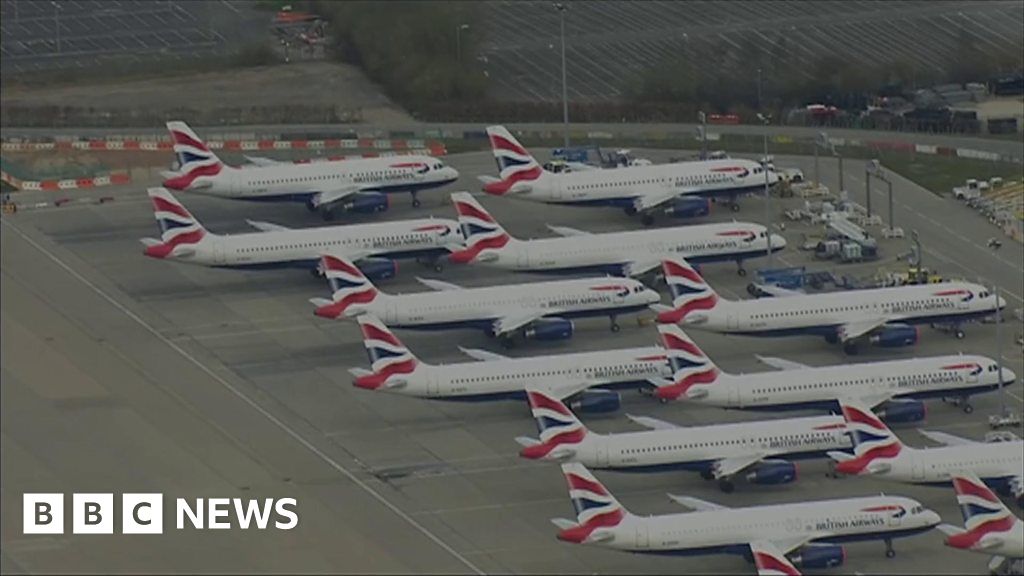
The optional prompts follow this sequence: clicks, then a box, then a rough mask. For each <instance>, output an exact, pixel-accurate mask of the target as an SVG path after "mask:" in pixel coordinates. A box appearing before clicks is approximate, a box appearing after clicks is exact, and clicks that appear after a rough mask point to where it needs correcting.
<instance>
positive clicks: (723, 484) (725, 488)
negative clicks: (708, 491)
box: [718, 478, 736, 494]
mask: <svg viewBox="0 0 1024 576" xmlns="http://www.w3.org/2000/svg"><path fill="white" fill-rule="evenodd" d="M718 489H719V490H721V491H722V492H725V493H726V494H732V493H733V491H734V490H736V485H735V484H733V483H732V480H729V479H728V478H722V479H721V480H719V481H718Z"/></svg>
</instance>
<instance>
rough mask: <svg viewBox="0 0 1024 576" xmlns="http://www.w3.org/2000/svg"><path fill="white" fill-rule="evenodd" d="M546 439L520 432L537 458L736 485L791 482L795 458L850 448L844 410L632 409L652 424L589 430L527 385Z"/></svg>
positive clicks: (527, 453)
mask: <svg viewBox="0 0 1024 576" xmlns="http://www.w3.org/2000/svg"><path fill="white" fill-rule="evenodd" d="M527 399H528V400H529V402H530V409H531V410H532V411H533V417H534V418H535V419H536V420H537V428H538V429H539V430H540V439H539V440H536V439H534V438H526V437H520V438H516V441H517V442H519V444H521V445H522V446H523V449H522V450H520V451H519V455H520V456H522V457H523V458H529V459H531V460H555V461H569V462H579V463H580V464H583V465H585V466H587V467H588V468H591V469H594V468H599V469H610V470H621V471H624V472H660V471H667V470H692V471H696V472H700V475H701V477H703V478H704V479H705V480H711V479H715V480H718V487H719V488H720V489H721V490H722V491H723V492H732V491H733V490H734V488H735V483H734V480H735V479H736V478H746V480H747V481H748V482H750V483H752V484H786V483H789V482H793V481H795V480H796V476H797V469H796V464H794V463H793V462H792V461H791V459H794V458H817V457H822V456H825V455H826V454H827V453H828V452H832V451H836V450H844V449H849V448H850V439H849V437H848V436H847V434H846V425H845V424H844V423H843V418H842V417H841V416H811V417H808V418H789V419H783V420H765V421H760V422H741V423H736V424H716V425H713V426H677V425H675V424H672V423H671V422H665V421H664V420H658V419H656V418H650V417H646V416H640V417H637V416H628V418H629V419H630V420H632V421H633V422H636V423H637V424H640V425H641V426H645V427H647V428H650V430H647V431H643V432H626V433H622V434H597V433H594V432H591V431H590V430H587V427H586V426H584V425H583V423H582V422H580V421H579V419H577V418H576V416H575V415H573V413H572V412H571V411H569V409H568V408H567V407H566V406H565V405H564V404H563V403H562V402H560V401H559V399H558V397H557V396H556V395H552V394H549V393H548V392H545V391H542V390H541V389H539V388H537V387H532V386H531V387H530V388H528V389H527Z"/></svg>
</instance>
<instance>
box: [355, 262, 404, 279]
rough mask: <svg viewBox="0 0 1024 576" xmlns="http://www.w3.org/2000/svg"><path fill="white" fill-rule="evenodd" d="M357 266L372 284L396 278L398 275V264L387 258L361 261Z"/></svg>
mask: <svg viewBox="0 0 1024 576" xmlns="http://www.w3.org/2000/svg"><path fill="white" fill-rule="evenodd" d="M356 266H358V267H359V271H360V272H362V273H363V276H366V277H367V278H369V279H370V281H372V282H376V281H378V280H387V279H388V278H394V277H395V274H397V273H398V263H396V262H395V261H394V260H388V259H387V258H367V259H365V260H360V261H359V263H358V264H356Z"/></svg>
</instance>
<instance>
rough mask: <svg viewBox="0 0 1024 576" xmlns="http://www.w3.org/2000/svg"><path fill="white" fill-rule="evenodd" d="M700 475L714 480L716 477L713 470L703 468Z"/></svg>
mask: <svg viewBox="0 0 1024 576" xmlns="http://www.w3.org/2000/svg"><path fill="white" fill-rule="evenodd" d="M700 477H701V478H703V479H705V480H713V479H714V478H715V475H714V474H713V473H712V472H711V470H701V471H700Z"/></svg>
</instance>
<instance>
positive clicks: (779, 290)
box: [754, 282, 807, 298]
mask: <svg viewBox="0 0 1024 576" xmlns="http://www.w3.org/2000/svg"><path fill="white" fill-rule="evenodd" d="M754 286H756V287H757V289H758V290H759V291H760V292H759V293H760V294H763V295H767V296H771V297H772V298H786V297H788V296H806V295H807V293H806V292H801V291H800V290H790V289H789V288H783V287H781V286H775V285H773V284H759V283H756V282H755V283H754Z"/></svg>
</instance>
